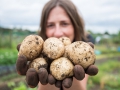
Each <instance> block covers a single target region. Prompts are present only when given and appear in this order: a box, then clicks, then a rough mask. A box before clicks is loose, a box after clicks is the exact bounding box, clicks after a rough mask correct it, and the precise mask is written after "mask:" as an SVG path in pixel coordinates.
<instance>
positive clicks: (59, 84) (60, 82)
mask: <svg viewBox="0 0 120 90" xmlns="http://www.w3.org/2000/svg"><path fill="white" fill-rule="evenodd" d="M55 86H56V87H58V88H61V87H62V81H59V80H57V81H56V82H55Z"/></svg>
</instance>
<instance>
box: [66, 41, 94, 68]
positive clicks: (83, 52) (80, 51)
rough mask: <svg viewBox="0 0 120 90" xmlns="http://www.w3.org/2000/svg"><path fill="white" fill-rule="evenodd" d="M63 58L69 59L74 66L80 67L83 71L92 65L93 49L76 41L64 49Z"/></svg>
mask: <svg viewBox="0 0 120 90" xmlns="http://www.w3.org/2000/svg"><path fill="white" fill-rule="evenodd" d="M64 56H65V57H67V58H68V59H70V60H71V61H72V62H73V63H74V64H75V65H77V64H78V65H81V66H82V67H83V68H84V69H86V68H87V67H88V66H90V65H92V64H94V62H95V59H96V57H95V53H94V49H93V48H92V47H91V46H90V45H89V44H88V43H85V42H83V41H76V42H74V43H72V44H70V45H68V46H66V48H65V54H64Z"/></svg>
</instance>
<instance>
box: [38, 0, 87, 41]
mask: <svg viewBox="0 0 120 90" xmlns="http://www.w3.org/2000/svg"><path fill="white" fill-rule="evenodd" d="M56 6H60V7H62V8H63V9H64V10H65V11H66V13H67V14H68V16H69V18H70V20H71V21H72V24H73V27H74V34H75V35H74V36H75V37H74V41H80V40H84V41H85V40H86V37H85V34H84V33H85V32H84V23H83V20H82V18H81V17H80V15H79V13H78V11H77V9H76V7H75V5H74V4H73V3H72V2H71V0H50V1H49V2H47V3H46V4H45V6H44V7H43V11H42V15H41V22H40V29H41V30H40V32H39V35H40V36H41V37H42V38H43V39H44V40H45V39H47V36H46V25H47V19H48V16H49V13H50V11H51V10H52V9H53V8H55V7H56Z"/></svg>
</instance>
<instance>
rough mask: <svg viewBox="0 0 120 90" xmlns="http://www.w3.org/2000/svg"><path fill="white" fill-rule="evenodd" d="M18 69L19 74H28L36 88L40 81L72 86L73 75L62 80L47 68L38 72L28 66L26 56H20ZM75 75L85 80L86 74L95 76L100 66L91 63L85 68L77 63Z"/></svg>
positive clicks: (74, 70) (32, 86)
mask: <svg viewBox="0 0 120 90" xmlns="http://www.w3.org/2000/svg"><path fill="white" fill-rule="evenodd" d="M88 44H89V45H90V46H91V47H92V48H94V45H93V44H92V43H90V42H89V43H88ZM19 48H20V44H19V45H18V46H17V50H18V51H19ZM16 69H17V72H18V74H20V75H26V82H27V84H28V85H29V86H30V87H31V88H34V87H36V86H37V85H38V83H39V81H40V83H41V84H42V85H46V84H48V83H49V84H51V85H54V84H55V86H56V87H58V88H60V87H61V86H64V87H65V88H70V87H71V86H72V82H73V77H69V78H65V79H64V80H62V81H59V80H56V79H55V78H54V77H53V76H52V75H51V74H50V73H49V72H48V71H49V70H46V69H45V68H40V69H39V70H38V72H37V71H36V70H35V69H34V68H28V60H27V58H26V57H25V56H19V57H18V59H17V62H16ZM73 72H74V77H75V78H76V79H77V80H83V79H84V77H85V74H88V75H91V76H94V75H96V74H97V73H98V68H97V67H96V66H95V65H90V66H89V67H88V68H87V69H86V70H84V69H83V67H82V66H81V65H75V66H74V69H73Z"/></svg>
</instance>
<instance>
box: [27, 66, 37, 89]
mask: <svg viewBox="0 0 120 90" xmlns="http://www.w3.org/2000/svg"><path fill="white" fill-rule="evenodd" d="M26 81H27V84H28V85H29V86H30V87H31V88H34V87H36V86H37V85H38V83H39V78H38V74H37V72H36V71H35V69H34V68H30V69H28V71H27V73H26Z"/></svg>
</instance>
